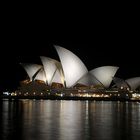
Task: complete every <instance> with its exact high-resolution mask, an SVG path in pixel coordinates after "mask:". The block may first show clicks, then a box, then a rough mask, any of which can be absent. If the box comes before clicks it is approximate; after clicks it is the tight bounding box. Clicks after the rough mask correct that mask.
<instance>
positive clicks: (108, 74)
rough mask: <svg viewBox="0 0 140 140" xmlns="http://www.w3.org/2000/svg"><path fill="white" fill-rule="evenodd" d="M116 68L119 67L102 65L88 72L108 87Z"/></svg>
mask: <svg viewBox="0 0 140 140" xmlns="http://www.w3.org/2000/svg"><path fill="white" fill-rule="evenodd" d="M118 69H119V67H114V66H102V67H99V68H95V69H93V70H91V71H90V73H91V74H92V75H94V76H95V77H96V79H98V80H99V81H100V82H101V83H102V84H103V85H104V86H105V87H106V88H108V87H109V86H110V84H111V82H112V78H113V77H114V75H115V74H116V72H117V70H118Z"/></svg>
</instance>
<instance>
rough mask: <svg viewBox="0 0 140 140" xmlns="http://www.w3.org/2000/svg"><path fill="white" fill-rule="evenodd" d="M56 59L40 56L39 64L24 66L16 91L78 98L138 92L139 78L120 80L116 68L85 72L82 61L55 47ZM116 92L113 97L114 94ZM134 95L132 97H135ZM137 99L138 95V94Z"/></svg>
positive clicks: (139, 86) (106, 67)
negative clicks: (26, 76)
mask: <svg viewBox="0 0 140 140" xmlns="http://www.w3.org/2000/svg"><path fill="white" fill-rule="evenodd" d="M55 49H56V52H57V54H58V58H59V60H55V59H52V58H49V57H46V56H41V57H40V60H41V64H24V63H22V64H21V65H22V67H23V68H24V69H25V71H26V73H27V75H28V79H27V80H24V81H23V83H22V85H21V87H20V90H18V92H19V93H20V92H22V93H23V94H24V95H25V96H26V95H28V94H29V93H30V95H36V94H37V95H39V96H40V94H41V95H46V94H47V95H49V94H50V93H51V95H53V94H55V95H59V96H63V95H66V96H67V95H68V96H73V94H74V95H76V96H78V97H81V96H82V97H85V96H86V97H105V98H106V97H114V96H115V97H116V96H117V98H119V97H120V95H119V92H120V91H121V92H123V90H124V91H125V94H124V93H123V94H121V95H125V96H124V97H125V98H127V97H128V95H127V94H128V91H136V90H137V89H138V88H139V89H140V77H134V78H130V79H126V80H123V79H120V78H117V77H116V76H115V75H116V73H117V71H118V69H119V67H117V66H101V67H97V68H94V69H92V70H88V69H87V67H86V66H85V64H84V63H83V62H82V60H81V59H80V58H79V57H78V56H76V55H75V54H74V53H73V52H71V51H70V50H67V49H66V48H63V47H60V46H55ZM113 84H114V85H113ZM116 93H117V94H116ZM135 96H136V95H135ZM138 96H139V98H140V95H138Z"/></svg>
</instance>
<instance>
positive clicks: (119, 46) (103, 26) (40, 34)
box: [0, 13, 140, 90]
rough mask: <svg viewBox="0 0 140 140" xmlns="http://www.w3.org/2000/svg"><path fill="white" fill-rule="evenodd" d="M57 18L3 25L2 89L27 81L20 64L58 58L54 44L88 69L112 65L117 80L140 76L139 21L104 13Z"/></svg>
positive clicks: (20, 20) (0, 82)
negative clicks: (45, 58)
mask: <svg viewBox="0 0 140 140" xmlns="http://www.w3.org/2000/svg"><path fill="white" fill-rule="evenodd" d="M98 15H99V14H98ZM56 17H57V16H55V17H53V18H51V19H50V18H49V19H48V17H46V18H45V19H44V18H43V17H37V18H35V17H33V18H32V17H30V16H28V17H27V18H26V17H24V19H22V18H21V19H19V20H17V19H16V20H13V19H11V18H10V19H9V20H8V21H7V20H6V22H4V23H3V26H2V32H1V35H2V37H1V40H2V41H1V51H0V58H1V59H0V62H1V68H0V72H1V78H0V90H5V89H8V90H9V89H10V90H11V89H16V88H17V86H18V85H19V81H21V80H24V79H25V78H26V76H27V74H26V72H25V71H24V69H23V68H22V67H21V66H20V65H19V63H38V64H40V63H41V62H40V59H39V56H48V57H51V58H54V59H59V58H58V56H57V53H56V51H55V49H54V47H53V45H59V46H62V47H64V48H67V49H69V50H70V51H72V52H73V53H75V54H76V55H77V56H79V57H80V58H81V60H82V61H83V62H84V63H85V65H86V66H87V68H88V69H89V70H92V69H93V68H96V67H99V66H104V65H113V66H119V67H120V69H119V71H118V72H117V74H116V76H117V77H120V78H123V79H126V78H130V77H135V76H140V63H139V49H138V48H139V47H140V39H139V22H138V18H136V17H133V16H132V15H129V16H126V15H125V14H123V15H121V16H120V15H117V14H116V15H114V14H110V15H106V14H103V13H102V14H101V16H96V17H95V16H93V17H86V16H83V15H81V16H80V15H76V16H75V17H74V18H73V17H69V16H68V15H67V17H61V18H58V17H57V18H56ZM14 19H15V18H14Z"/></svg>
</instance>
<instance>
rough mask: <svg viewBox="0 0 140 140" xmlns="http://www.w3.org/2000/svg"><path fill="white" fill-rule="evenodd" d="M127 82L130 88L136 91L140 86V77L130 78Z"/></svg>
mask: <svg viewBox="0 0 140 140" xmlns="http://www.w3.org/2000/svg"><path fill="white" fill-rule="evenodd" d="M125 81H126V82H127V83H128V84H129V86H130V87H131V90H135V89H136V88H138V87H139V86H140V77H134V78H130V79H127V80H125Z"/></svg>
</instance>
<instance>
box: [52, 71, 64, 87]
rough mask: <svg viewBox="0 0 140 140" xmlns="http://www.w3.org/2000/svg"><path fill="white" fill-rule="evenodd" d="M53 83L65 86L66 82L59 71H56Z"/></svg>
mask: <svg viewBox="0 0 140 140" xmlns="http://www.w3.org/2000/svg"><path fill="white" fill-rule="evenodd" d="M53 82H55V83H61V84H63V85H64V82H63V81H62V78H61V75H60V72H59V69H57V70H56V72H55V74H54V76H53V79H52V83H53Z"/></svg>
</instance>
